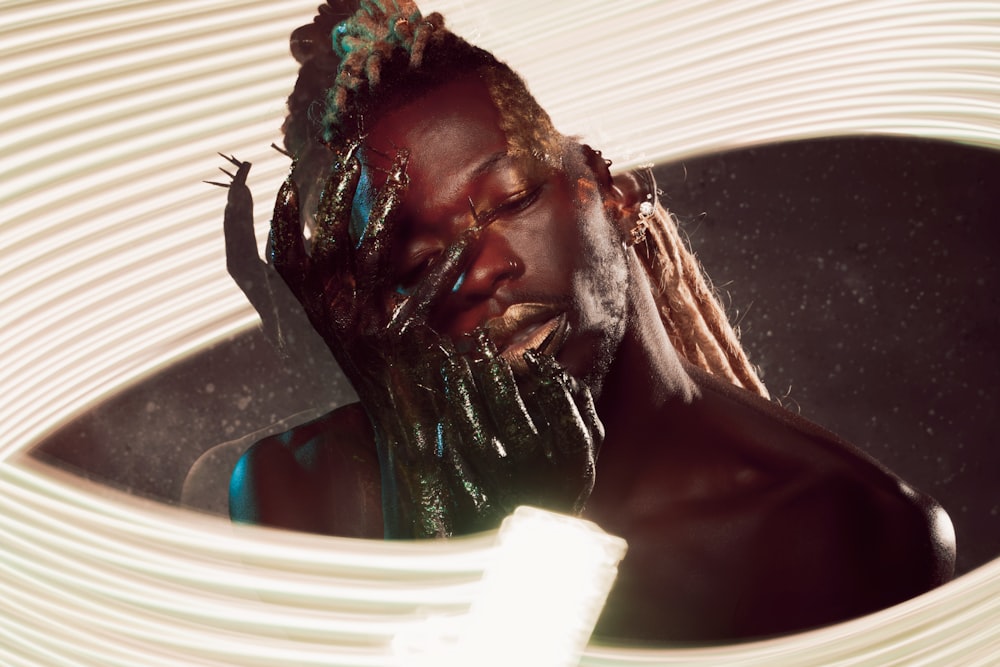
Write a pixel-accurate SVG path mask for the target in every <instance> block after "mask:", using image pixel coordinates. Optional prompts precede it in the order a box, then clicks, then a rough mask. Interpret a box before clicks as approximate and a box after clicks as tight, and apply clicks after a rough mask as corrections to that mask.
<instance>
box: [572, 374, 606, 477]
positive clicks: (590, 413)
mask: <svg viewBox="0 0 1000 667" xmlns="http://www.w3.org/2000/svg"><path fill="white" fill-rule="evenodd" d="M566 378H567V380H569V382H568V385H569V389H570V393H571V394H572V395H573V400H574V401H575V402H576V407H577V410H579V412H580V417H581V418H582V419H583V423H584V426H585V427H586V429H587V431H589V432H590V435H591V439H592V442H593V449H594V458H595V459H596V458H597V455H598V453H599V452H600V449H601V445H602V444H603V443H604V434H605V432H604V423H603V422H602V421H601V418H600V417H599V416H598V415H597V408H596V407H595V406H594V397H593V396H592V395H591V394H590V389H588V388H587V386H586V385H585V384H583V383H582V382H577V380H576V379H575V378H574V377H572V376H571V375H568V374H567V375H566Z"/></svg>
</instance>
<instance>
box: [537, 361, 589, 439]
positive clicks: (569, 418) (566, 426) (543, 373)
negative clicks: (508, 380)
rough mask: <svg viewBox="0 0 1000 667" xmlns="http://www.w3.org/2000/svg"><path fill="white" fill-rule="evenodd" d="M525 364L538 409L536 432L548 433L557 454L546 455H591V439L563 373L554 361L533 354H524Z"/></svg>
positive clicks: (566, 377) (566, 376) (564, 372)
mask: <svg viewBox="0 0 1000 667" xmlns="http://www.w3.org/2000/svg"><path fill="white" fill-rule="evenodd" d="M524 361H525V363H526V364H527V366H528V369H529V371H530V372H531V374H532V375H533V377H534V380H535V383H536V387H535V390H534V391H533V392H532V393H531V399H530V402H533V403H536V404H537V406H538V410H537V411H536V412H533V413H532V415H533V416H534V417H535V423H536V425H537V426H538V428H539V430H543V429H544V430H546V431H547V432H548V435H549V437H550V438H549V439H551V440H552V441H553V444H554V446H555V448H556V449H557V450H558V452H556V451H554V450H549V451H547V452H546V453H547V454H549V455H550V456H552V455H555V454H557V453H559V454H562V455H564V456H565V455H578V454H579V453H581V452H590V451H592V450H593V446H594V441H593V437H592V436H591V433H590V430H589V429H588V428H587V425H586V423H585V421H584V419H583V417H582V416H581V415H580V410H579V409H578V408H577V405H576V401H575V400H574V399H573V395H572V392H571V391H570V387H569V382H568V378H569V376H568V375H567V374H566V371H565V370H564V369H563V368H562V367H561V366H560V365H559V364H558V363H556V361H555V359H553V358H552V357H550V356H549V355H547V354H542V353H540V352H537V351H535V350H527V351H526V352H525V353H524ZM540 421H541V422H542V423H539V422H540ZM550 447H551V445H550Z"/></svg>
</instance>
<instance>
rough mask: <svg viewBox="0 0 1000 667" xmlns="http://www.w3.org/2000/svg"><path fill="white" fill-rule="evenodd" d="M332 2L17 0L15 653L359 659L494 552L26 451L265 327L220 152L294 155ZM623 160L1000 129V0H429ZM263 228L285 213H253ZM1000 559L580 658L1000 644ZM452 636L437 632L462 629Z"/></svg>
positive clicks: (945, 654)
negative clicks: (299, 59) (258, 323)
mask: <svg viewBox="0 0 1000 667" xmlns="http://www.w3.org/2000/svg"><path fill="white" fill-rule="evenodd" d="M316 3H317V0H301V1H300V0H296V1H295V2H285V3H273V2H264V1H259V2H251V1H245V2H235V1H229V0H206V1H202V2H195V1H193V0H187V1H183V0H178V1H174V2H160V3H149V2H141V1H138V0H121V1H118V2H109V1H95V0H60V1H53V2H46V3H30V2H19V1H16V0H15V1H11V0H8V1H7V2H4V3H3V4H2V5H0V35H2V39H3V44H4V51H3V56H2V59H0V99H3V100H4V102H3V107H2V109H0V132H2V137H3V144H4V150H3V152H2V154H0V202H2V218H0V221H2V222H0V248H2V249H3V251H4V252H3V257H4V264H3V265H2V267H0V295H2V296H0V321H2V322H3V329H2V331H0V388H2V392H3V400H2V401H0V435H2V437H0V540H2V544H0V662H2V663H3V664H11V665H37V664H64V663H65V664H94V665H192V664H248V665H272V664H337V665H383V664H390V662H391V661H392V660H396V659H398V658H399V656H398V655H396V656H394V654H393V650H394V649H393V644H392V639H393V637H396V636H397V635H399V634H400V633H404V634H405V633H406V632H411V633H412V631H413V628H414V627H424V626H417V625H416V624H419V623H423V622H424V620H423V619H425V618H426V617H427V616H428V615H431V616H436V617H440V618H441V619H442V621H441V622H442V623H443V625H444V626H445V627H447V628H451V629H450V630H448V631H447V632H452V631H453V628H454V625H453V624H452V621H453V620H454V619H455V618H457V617H458V616H456V615H459V614H461V613H462V612H464V610H465V609H467V608H468V606H469V604H470V603H471V601H472V600H473V599H474V598H475V596H476V591H477V590H478V587H479V586H480V585H481V584H480V576H481V573H482V572H483V570H484V568H485V567H486V565H487V563H488V562H490V559H491V558H492V557H493V554H494V553H495V552H494V550H493V547H492V546H491V545H492V541H491V540H490V539H489V538H482V539H476V540H462V541H456V542H453V543H434V544H431V543H428V544H420V545H403V544H382V543H369V542H358V541H351V540H335V539H329V538H320V537H317V536H309V535H295V534H285V533H280V532H276V531H267V530H254V529H248V528H242V527H233V526H230V525H229V524H228V523H227V522H226V521H224V520H221V519H216V518H213V517H203V516H198V515H192V514H191V513H189V512H184V511H181V510H177V509H174V508H169V507H164V506H160V505H156V504H153V503H148V502H144V501H139V500H137V499H134V498H128V497H124V496H122V495H120V494H116V493H114V492H112V491H108V490H105V489H100V488H97V487H95V486H94V485H91V484H89V483H85V482H82V481H80V480H77V479H75V478H73V477H71V476H68V475H65V474H63V473H60V472H57V471H54V470H50V469H48V468H45V467H43V466H40V465H38V464H35V463H31V462H30V461H29V460H27V459H26V458H24V457H18V456H15V454H17V453H18V452H21V451H24V450H27V449H29V448H30V447H31V446H32V445H33V444H34V443H35V442H37V441H38V440H39V439H40V438H41V437H42V436H44V434H46V433H47V432H49V431H51V430H52V429H53V428H55V427H56V426H57V425H58V424H60V423H63V422H64V421H65V420H67V419H69V418H71V417H72V416H73V415H74V414H76V413H78V412H79V411H81V410H85V409H87V407H88V406H91V405H94V404H95V403H96V402H98V401H100V400H102V399H103V398H104V397H106V396H108V395H109V394H111V393H113V392H115V391H117V390H119V389H121V388H122V387H123V386H125V385H126V384H128V383H130V382H134V381H136V380H137V379H139V378H141V377H142V376H144V375H146V374H148V373H151V372H153V371H155V370H156V369H157V368H160V367H162V366H164V365H166V364H169V363H171V362H173V361H175V360H177V359H179V358H181V357H183V356H184V355H186V354H189V353H190V352H192V351H194V350H196V349H199V348H201V347H203V346H204V345H206V344H208V343H210V342H213V341H216V340H219V339H221V338H222V337H224V336H226V335H228V334H231V333H232V332H234V331H236V330H238V329H239V328H240V327H244V326H247V325H249V324H251V323H252V322H253V321H254V314H253V312H252V310H251V309H250V308H249V306H248V305H247V304H246V303H245V301H244V299H243V297H242V295H240V293H239V292H238V290H236V289H235V288H234V287H233V286H232V285H231V284H230V281H229V278H228V276H227V275H226V274H225V269H224V266H225V260H224V256H223V245H222V238H221V225H220V216H221V211H222V207H223V195H222V194H221V193H220V191H218V190H217V189H213V188H209V187H207V186H204V185H202V184H201V183H200V181H201V180H203V179H206V178H207V179H211V178H214V177H215V176H214V172H215V169H216V167H217V166H218V165H219V164H220V161H219V160H218V159H217V158H216V156H215V152H216V151H224V152H227V153H229V152H232V153H235V154H236V155H238V156H239V157H240V158H242V159H246V160H250V161H252V162H253V163H254V165H255V166H254V170H253V173H252V174H251V186H252V187H253V189H254V191H255V192H256V193H257V195H258V200H259V202H262V204H261V206H260V207H259V212H258V220H257V221H258V224H259V227H258V231H259V232H262V231H263V228H264V226H265V225H266V221H267V218H268V208H269V206H268V203H267V201H268V199H269V197H270V194H269V193H273V192H274V191H275V189H276V183H277V181H278V180H279V179H280V178H281V176H282V175H283V171H284V169H285V164H284V160H283V159H282V158H281V157H280V156H278V155H277V154H275V153H274V152H273V151H270V150H269V149H268V148H267V147H268V145H269V144H270V143H271V142H272V141H275V140H276V139H277V138H278V132H277V129H278V127H279V126H280V122H281V116H282V111H283V102H284V97H285V96H286V95H287V93H288V91H289V89H290V87H291V85H292V82H293V81H294V72H295V66H294V62H293V61H292V60H291V58H290V57H288V56H287V35H288V34H289V32H290V31H291V30H292V29H293V28H294V27H295V26H297V25H299V24H301V23H304V22H306V21H308V20H309V19H310V18H311V16H312V14H313V12H314V9H315V4H316ZM424 9H425V11H430V10H431V9H440V10H441V11H443V12H444V13H445V15H446V17H448V19H449V22H450V23H451V24H452V26H453V27H455V29H456V30H457V31H459V32H461V33H464V34H467V35H469V36H470V37H472V38H474V40H475V41H477V42H479V43H481V44H482V45H483V46H485V47H487V48H490V49H492V50H494V51H495V52H496V53H497V54H499V55H500V56H501V57H503V58H505V59H507V60H508V61H510V62H511V64H512V65H513V66H514V67H515V69H518V70H519V71H521V72H522V73H523V74H524V75H525V77H526V79H527V80H528V82H529V84H530V85H531V86H532V89H533V91H534V92H536V94H537V95H538V97H539V98H540V99H541V101H542V102H543V104H544V105H545V106H546V108H548V109H549V110H550V111H552V113H553V116H554V118H555V120H556V122H557V125H558V126H559V127H560V128H562V129H563V130H564V131H568V132H573V133H577V134H581V135H583V136H584V137H585V138H586V139H587V140H588V141H590V142H591V143H593V144H595V145H598V146H601V147H602V148H604V150H605V153H606V154H608V155H610V156H611V157H612V158H615V160H616V162H617V163H618V164H619V166H627V165H631V164H636V163H640V162H647V161H660V160H667V159H676V158H680V157H684V156H687V155H692V154H695V153H702V152H708V151H714V150H721V149H726V148H733V147H737V146H745V145H750V144H757V143H764V142H770V141H775V140H781V139H794V138H805V137H815V136H827V135H838V134H840V135H842V134H858V133H883V134H897V135H909V136H922V137H936V138H941V139H949V140H954V141H962V142H966V143H971V144H976V145H981V146H987V147H991V148H994V149H996V148H1000V4H998V3H996V2H966V1H959V0H956V1H952V2H929V1H928V2H915V1H890V0H884V1H883V0H870V1H868V0H862V1H856V0H813V1H812V2H809V3H800V2H794V1H792V0H788V1H781V2H777V1H770V2H760V1H758V2H753V1H750V0H731V1H717V2H695V1H688V2H682V1H680V0H678V1H672V2H631V3H607V2H605V1H603V0H585V1H584V0H574V1H572V2H570V1H560V2H549V3H539V2H536V1H531V2H529V1H528V0H506V1H504V2H500V1H495V2H488V3H486V2H476V3H473V2H468V1H467V2H461V1H460V0H450V1H444V0H442V1H441V2H433V3H432V2H428V3H426V6H425V8H424ZM260 237H261V238H263V235H262V234H260ZM997 600H1000V561H994V562H992V563H990V564H988V565H986V566H984V567H982V568H980V569H979V570H977V571H975V572H973V573H971V574H969V575H967V576H965V577H963V578H962V579H960V580H958V581H956V582H954V583H952V584H951V585H949V586H946V587H944V588H942V589H939V590H937V591H934V592H932V593H930V594H928V595H925V596H922V597H921V598H918V599H917V600H913V601H910V602H908V603H905V604H903V605H899V606H898V607H895V608H893V609H890V610H886V611H885V612H882V613H880V614H876V615H874V616H871V617H868V618H865V619H860V620H858V621H855V622H851V623H846V624H842V625H839V626H834V627H832V628H827V629H823V630H819V631H815V632H811V633H804V634H801V635H797V636H793V637H788V638H783V639H778V640H772V641H767V642H758V643H754V644H747V645H740V646H734V647H720V648H716V649H701V650H691V649H688V650H674V651H639V650H625V649H610V648H600V647H593V648H591V649H590V650H589V652H588V654H587V655H586V656H585V658H584V662H585V663H586V664H593V665H624V664H691V665H696V664H739V665H764V664H767V665H793V664H796V665H798V664H834V663H836V664H840V665H854V664H880V665H884V664H902V663H906V664H949V665H950V664H969V665H975V664H981V665H986V664H995V663H996V656H997V655H998V654H1000V638H998V636H997V632H996V631H995V630H994V629H993V628H995V627H998V626H1000V609H998V603H997ZM447 632H445V634H447Z"/></svg>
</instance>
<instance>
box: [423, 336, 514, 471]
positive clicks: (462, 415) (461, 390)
mask: <svg viewBox="0 0 1000 667" xmlns="http://www.w3.org/2000/svg"><path fill="white" fill-rule="evenodd" d="M439 344H440V346H441V350H442V352H443V355H442V358H441V366H440V368H441V377H442V379H443V381H444V391H445V401H446V404H445V408H446V410H447V413H448V415H449V416H450V417H451V419H452V421H453V423H454V424H455V426H456V427H457V428H458V431H459V433H460V434H461V436H462V440H463V441H465V443H466V444H467V445H469V446H470V447H472V448H473V449H474V450H475V451H476V452H477V453H480V454H483V455H485V457H482V458H483V460H484V461H488V460H491V458H492V457H496V456H501V457H503V456H506V454H507V453H506V451H505V450H504V448H503V445H502V444H501V443H500V442H499V441H497V440H496V438H494V437H493V435H494V433H493V428H492V423H491V422H490V420H489V409H488V408H487V406H486V405H485V403H484V402H483V400H482V397H481V396H480V393H479V390H478V388H477V387H476V383H475V380H473V377H472V371H471V369H470V368H469V364H468V362H467V361H466V360H465V358H464V357H462V356H461V355H459V354H458V352H457V351H455V349H454V346H453V345H452V344H451V342H450V341H448V340H447V339H442V340H441V342H440V343H439ZM477 458H480V457H477Z"/></svg>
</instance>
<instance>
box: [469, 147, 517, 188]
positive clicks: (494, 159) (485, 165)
mask: <svg viewBox="0 0 1000 667" xmlns="http://www.w3.org/2000/svg"><path fill="white" fill-rule="evenodd" d="M508 157H510V156H509V155H508V154H507V151H497V152H496V153H494V154H493V155H491V156H489V157H488V158H486V159H485V160H483V161H482V162H480V163H479V164H478V165H477V166H476V168H475V169H473V170H472V171H470V172H469V180H470V181H475V180H476V179H478V178H479V177H480V176H482V175H483V174H484V173H486V172H487V171H489V170H490V169H492V168H493V167H495V166H496V165H497V163H498V162H500V161H502V160H504V159H505V158H508Z"/></svg>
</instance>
